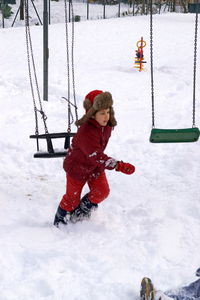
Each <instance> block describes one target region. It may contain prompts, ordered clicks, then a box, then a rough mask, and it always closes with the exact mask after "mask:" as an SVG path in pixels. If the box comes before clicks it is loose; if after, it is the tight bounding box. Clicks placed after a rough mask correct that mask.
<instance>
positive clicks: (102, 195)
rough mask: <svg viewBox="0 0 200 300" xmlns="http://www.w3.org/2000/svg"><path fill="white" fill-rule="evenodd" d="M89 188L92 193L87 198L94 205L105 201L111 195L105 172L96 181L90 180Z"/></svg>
mask: <svg viewBox="0 0 200 300" xmlns="http://www.w3.org/2000/svg"><path fill="white" fill-rule="evenodd" d="M88 186H89V188H90V192H89V193H88V195H87V196H88V199H89V200H90V201H91V202H92V203H96V204H98V203H100V202H101V201H103V200H105V199H106V198H107V197H108V195H109V193H110V188H109V185H108V181H107V178H106V173H105V172H103V173H101V175H100V176H99V177H98V178H96V179H90V180H89V181H88Z"/></svg>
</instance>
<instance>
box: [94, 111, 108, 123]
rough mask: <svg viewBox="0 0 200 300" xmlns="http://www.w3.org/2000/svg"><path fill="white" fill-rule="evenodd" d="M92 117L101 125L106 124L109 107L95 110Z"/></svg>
mask: <svg viewBox="0 0 200 300" xmlns="http://www.w3.org/2000/svg"><path fill="white" fill-rule="evenodd" d="M94 119H95V120H96V121H97V122H98V123H99V124H100V125H101V126H106V125H107V124H108V121H109V119H110V108H107V109H102V110H99V111H97V112H96V114H95V116H94Z"/></svg>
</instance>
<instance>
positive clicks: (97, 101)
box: [75, 90, 117, 127]
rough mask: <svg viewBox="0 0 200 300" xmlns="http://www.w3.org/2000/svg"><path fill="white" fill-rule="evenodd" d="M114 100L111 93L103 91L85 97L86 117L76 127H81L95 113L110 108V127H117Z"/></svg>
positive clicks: (93, 92) (95, 91) (96, 91)
mask: <svg viewBox="0 0 200 300" xmlns="http://www.w3.org/2000/svg"><path fill="white" fill-rule="evenodd" d="M112 105H113V99H112V95H111V93H109V92H103V91H101V90H94V91H91V92H90V93H88V94H87V95H86V96H85V100H84V101H83V107H84V108H85V110H86V113H85V115H83V117H82V118H81V119H79V120H78V121H76V123H75V124H76V125H77V126H80V125H82V124H83V123H85V122H86V121H88V120H89V119H90V118H91V117H92V116H94V115H95V113H96V112H97V111H99V110H102V109H107V108H110V120H109V122H110V125H111V126H113V127H114V126H115V125H117V122H116V120H115V117H114V110H113V107H112Z"/></svg>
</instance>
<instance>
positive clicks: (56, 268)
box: [0, 14, 200, 300]
mask: <svg viewBox="0 0 200 300" xmlns="http://www.w3.org/2000/svg"><path fill="white" fill-rule="evenodd" d="M31 30H32V37H33V43H34V52H35V58H36V60H37V61H36V63H37V71H38V78H39V82H40V87H41V89H42V73H43V71H42V28H41V27H40V26H35V27H32V28H31ZM64 30H65V26H64V24H54V25H51V26H50V28H49V38H50V45H49V47H50V60H49V64H50V78H49V102H48V103H47V102H43V106H44V110H45V112H46V113H47V115H48V125H49V131H55V132H56V131H64V130H65V129H66V124H67V120H66V115H67V107H66V102H65V101H64V100H62V99H61V97H62V96H67V77H66V74H67V70H66V50H65V42H64V36H65V32H64ZM75 35H76V38H75V72H76V92H77V100H78V106H79V116H81V115H82V113H83V108H82V100H83V98H84V96H85V94H86V93H87V92H89V91H90V90H92V89H103V90H108V91H110V92H111V93H112V94H113V98H114V101H115V105H114V106H115V112H116V118H117V120H118V126H117V127H116V129H115V130H114V132H113V135H112V138H111V140H110V142H109V145H108V147H107V149H106V151H105V152H106V153H107V154H109V155H110V156H113V157H114V158H116V159H119V160H124V161H127V162H131V163H133V164H134V165H135V166H136V173H135V174H133V175H132V176H126V175H124V174H121V173H120V174H119V173H116V172H115V171H108V172H107V176H108V180H109V183H110V188H111V193H110V196H109V198H108V199H107V200H105V201H104V202H103V203H102V204H101V205H100V206H99V209H98V211H97V212H95V213H94V214H93V216H92V218H91V220H90V221H84V222H82V223H79V224H75V225H72V224H69V225H68V226H67V227H66V228H62V229H61V230H58V229H57V228H54V227H53V226H52V221H53V218H54V214H55V211H56V208H57V205H58V203H59V201H60V199H61V197H62V195H63V193H64V191H65V174H64V171H63V169H62V162H63V159H62V158H58V159H50V160H45V159H44V160H42V159H34V158H33V153H34V152H35V148H36V145H35V143H34V140H30V139H29V135H30V134H33V133H34V114H33V106H32V99H31V93H30V86H29V78H28V72H27V61H26V47H25V32H24V28H22V27H20V28H7V29H1V30H0V41H1V47H0V66H1V74H0V98H1V100H0V101H1V118H0V125H1V140H0V148H1V155H0V170H1V181H0V201H1V211H0V225H1V226H0V231H1V246H0V265H1V272H0V295H1V297H0V298H1V299H2V300H11V299H12V300H24V299H31V300H36V299H37V300H39V299H41V300H42V299H45V300H46V299H48V300H61V299H71V300H76V299H79V300H89V299H91V300H93V299H94V297H95V299H96V300H102V299H104V300H108V299H109V300H115V299H116V300H117V299H127V300H129V299H130V300H131V299H135V300H136V299H138V298H139V288H140V281H141V279H142V277H143V276H149V277H151V278H152V280H153V282H154V283H155V285H156V287H157V288H159V289H162V290H166V289H169V288H174V287H177V286H181V285H183V284H186V283H189V282H190V281H192V280H194V279H195V277H194V272H195V270H196V268H197V267H199V262H200V252H199V241H200V221H199V220H200V202H199V200H200V191H199V181H200V171H199V142H197V143H191V144H160V145H158V144H151V143H149V135H150V130H151V96H150V64H149V17H148V16H141V17H127V18H124V19H109V20H98V21H86V22H81V23H76V24H75ZM193 35H194V15H192V14H187V15H184V14H165V15H156V16H154V70H155V102H156V126H157V127H167V128H173V127H175V128H182V127H191V125H192V76H193V40H194V36H193ZM141 36H143V37H144V39H145V40H146V41H147V47H146V48H145V49H144V51H145V59H146V60H147V64H146V71H144V72H141V73H139V72H138V71H136V70H135V69H134V53H135V50H136V46H135V44H136V42H137V41H138V40H139V39H140V37H141ZM198 52H199V51H198ZM199 65H200V62H199V57H198V69H197V90H196V94H197V106H196V110H197V112H196V113H197V116H196V123H197V125H198V124H199V123H200V119H199V112H200V104H199V98H200V85H199V80H200V68H199ZM42 130H43V129H42V126H41V132H42ZM73 130H75V127H73ZM84 191H87V187H85V189H84Z"/></svg>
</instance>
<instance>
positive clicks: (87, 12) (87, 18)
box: [87, 0, 89, 20]
mask: <svg viewBox="0 0 200 300" xmlns="http://www.w3.org/2000/svg"><path fill="white" fill-rule="evenodd" d="M87 20H89V0H87Z"/></svg>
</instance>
